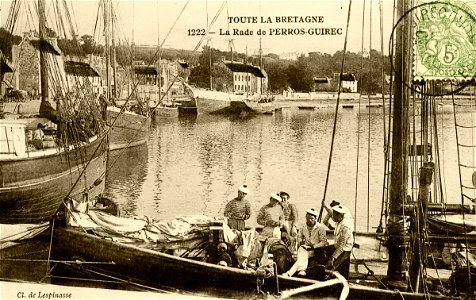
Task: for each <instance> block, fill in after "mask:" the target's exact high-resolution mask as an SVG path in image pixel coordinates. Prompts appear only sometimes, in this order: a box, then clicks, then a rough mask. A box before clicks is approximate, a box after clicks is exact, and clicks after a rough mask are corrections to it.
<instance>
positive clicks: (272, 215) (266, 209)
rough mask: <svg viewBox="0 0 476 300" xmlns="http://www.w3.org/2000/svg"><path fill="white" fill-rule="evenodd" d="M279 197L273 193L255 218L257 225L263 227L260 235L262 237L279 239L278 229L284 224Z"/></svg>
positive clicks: (279, 231)
mask: <svg viewBox="0 0 476 300" xmlns="http://www.w3.org/2000/svg"><path fill="white" fill-rule="evenodd" d="M281 201H282V200H281V197H280V196H279V194H278V193H273V194H271V196H270V197H269V203H268V204H266V205H264V206H263V207H261V209H260V210H259V212H258V216H257V217H256V221H257V222H258V224H259V225H263V226H264V227H263V231H262V232H261V235H262V236H263V237H277V238H281V230H280V228H281V227H282V226H283V223H284V213H283V208H282V207H281V205H278V204H280V203H281Z"/></svg>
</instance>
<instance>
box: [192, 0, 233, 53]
mask: <svg viewBox="0 0 476 300" xmlns="http://www.w3.org/2000/svg"><path fill="white" fill-rule="evenodd" d="M225 6H227V1H224V2H223V3H222V5H221V6H220V8H219V9H218V11H217V12H216V14H215V16H214V17H213V19H212V21H211V22H210V24H208V27H207V30H205V34H204V35H202V37H201V38H200V40H199V41H198V43H197V45H196V46H195V48H194V49H193V51H197V49H198V48H199V47H200V45H201V44H202V42H203V41H204V40H205V39H206V38H207V37H208V35H209V32H210V29H211V28H212V26H213V25H214V24H215V22H216V20H217V19H218V17H219V16H220V14H221V12H222V11H223V9H224V8H225Z"/></svg>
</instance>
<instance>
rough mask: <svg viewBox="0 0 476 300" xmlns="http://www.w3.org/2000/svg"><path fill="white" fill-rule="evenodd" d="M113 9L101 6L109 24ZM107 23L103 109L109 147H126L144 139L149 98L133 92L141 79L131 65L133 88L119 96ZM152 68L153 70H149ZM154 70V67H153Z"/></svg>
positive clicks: (113, 52)
mask: <svg viewBox="0 0 476 300" xmlns="http://www.w3.org/2000/svg"><path fill="white" fill-rule="evenodd" d="M108 10H110V11H111V12H112V10H113V5H112V3H111V1H110V2H106V8H105V9H104V14H105V16H104V19H105V20H109V22H110V24H109V25H111V26H112V27H114V18H111V19H109V18H108V16H107V11H108ZM109 27H110V26H106V28H108V29H109V30H110V31H108V30H106V71H107V72H106V76H107V80H106V82H107V93H106V95H107V98H108V99H107V102H108V103H107V104H108V105H109V106H108V107H107V110H106V118H107V124H108V125H109V126H110V127H111V129H110V134H109V150H117V149H123V148H127V147H134V146H138V145H142V144H144V143H146V142H147V139H148V133H149V127H150V118H149V101H148V99H145V98H143V97H139V96H138V95H137V93H136V92H135V87H136V85H137V84H138V82H139V81H140V80H137V78H136V73H137V69H136V67H135V66H133V67H132V74H131V77H132V84H133V85H134V88H133V89H132V91H133V92H132V93H130V94H128V95H127V97H123V98H122V99H121V98H120V95H119V94H118V90H119V85H118V84H117V78H116V66H115V65H116V59H115V45H114V43H112V45H111V46H109V45H110V43H109V42H110V41H109V39H111V38H112V42H114V30H111V29H110V28H109ZM110 61H112V71H113V74H112V75H113V79H114V80H113V82H114V90H111V81H110V78H109V76H110V74H109V69H110V66H109V62H110ZM152 71H153V70H152ZM148 72H149V69H146V70H145V72H139V73H138V75H139V76H144V75H148ZM155 72H156V71H155Z"/></svg>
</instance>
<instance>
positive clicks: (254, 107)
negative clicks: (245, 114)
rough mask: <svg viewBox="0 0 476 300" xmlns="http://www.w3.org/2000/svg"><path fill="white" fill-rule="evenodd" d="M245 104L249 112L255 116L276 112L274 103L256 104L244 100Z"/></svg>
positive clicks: (255, 102)
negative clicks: (255, 114)
mask: <svg viewBox="0 0 476 300" xmlns="http://www.w3.org/2000/svg"><path fill="white" fill-rule="evenodd" d="M245 104H246V106H247V107H248V109H249V110H251V111H252V112H254V113H257V114H270V113H273V112H274V111H275V110H276V102H275V101H271V102H257V101H249V100H245Z"/></svg>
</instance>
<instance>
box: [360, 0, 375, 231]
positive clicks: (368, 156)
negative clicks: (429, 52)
mask: <svg viewBox="0 0 476 300" xmlns="http://www.w3.org/2000/svg"><path fill="white" fill-rule="evenodd" d="M372 6H373V4H372V0H370V21H369V23H370V24H369V28H370V30H369V61H372V60H371V57H372ZM360 92H362V90H361V91H360ZM372 92H373V91H372V86H371V85H369V90H368V91H367V99H368V106H367V111H368V117H367V118H368V127H367V128H368V135H367V232H369V231H370V151H371V145H370V140H371V135H372V132H371V131H372V130H371V129H372V123H371V122H372V120H371V119H372V110H371V106H372V105H371V103H370V102H371V98H370V94H372Z"/></svg>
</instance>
